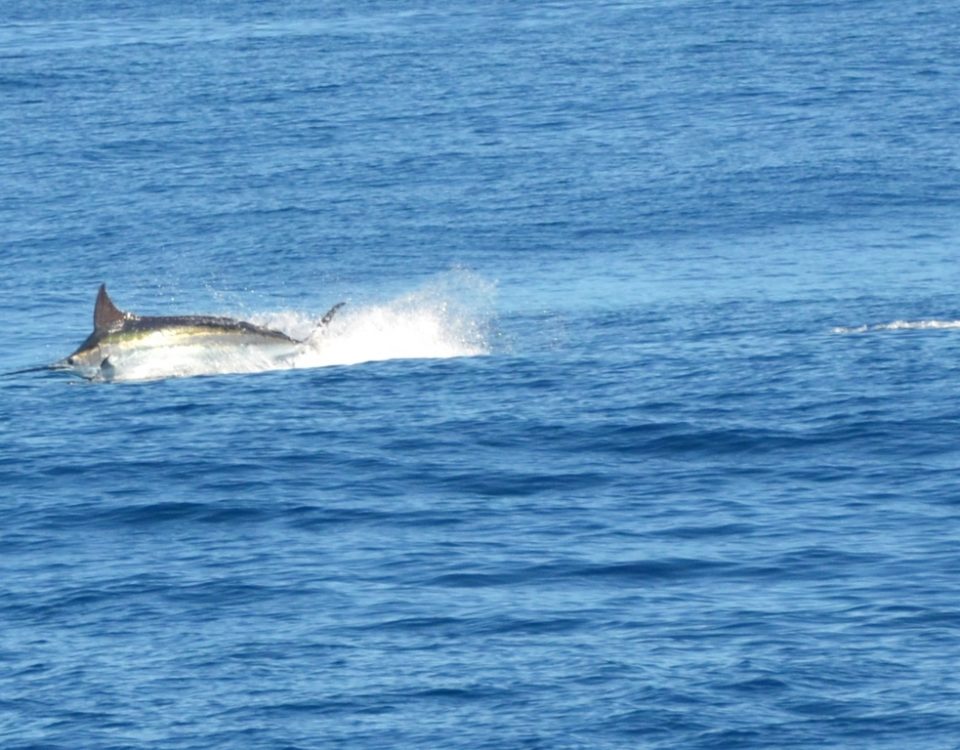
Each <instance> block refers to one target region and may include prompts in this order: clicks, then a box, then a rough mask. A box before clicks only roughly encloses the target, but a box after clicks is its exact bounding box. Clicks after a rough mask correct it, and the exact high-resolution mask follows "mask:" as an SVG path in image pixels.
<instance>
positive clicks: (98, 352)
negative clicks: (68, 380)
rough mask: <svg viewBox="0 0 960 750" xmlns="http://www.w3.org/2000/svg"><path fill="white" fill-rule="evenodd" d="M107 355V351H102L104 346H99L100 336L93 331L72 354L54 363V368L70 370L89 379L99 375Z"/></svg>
mask: <svg viewBox="0 0 960 750" xmlns="http://www.w3.org/2000/svg"><path fill="white" fill-rule="evenodd" d="M108 356H109V352H106V351H104V347H103V346H101V339H100V337H99V336H98V335H97V334H96V333H94V334H93V335H91V336H90V337H89V338H88V339H87V340H86V341H84V342H83V343H82V344H80V346H79V347H78V348H77V350H76V351H75V352H73V354H70V355H68V356H67V357H64V358H63V359H61V360H60V361H59V362H57V363H55V365H54V368H55V369H58V370H70V371H71V372H72V373H73V374H75V375H79V376H80V377H82V378H87V379H91V378H95V377H98V376H100V374H101V370H102V367H103V363H104V362H105V361H106V360H107V357H108Z"/></svg>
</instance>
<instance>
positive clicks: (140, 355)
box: [5, 284, 344, 380]
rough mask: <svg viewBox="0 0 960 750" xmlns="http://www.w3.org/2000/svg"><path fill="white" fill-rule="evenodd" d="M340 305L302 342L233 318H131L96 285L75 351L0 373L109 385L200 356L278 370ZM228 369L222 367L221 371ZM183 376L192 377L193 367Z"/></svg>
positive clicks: (169, 370)
mask: <svg viewBox="0 0 960 750" xmlns="http://www.w3.org/2000/svg"><path fill="white" fill-rule="evenodd" d="M343 304H344V303H343V302H339V303H337V304H336V305H334V306H333V307H331V308H330V310H329V311H328V312H327V313H326V315H324V316H323V318H321V320H320V322H319V323H318V324H317V328H316V329H315V330H314V332H313V333H311V334H310V336H308V337H307V338H306V339H295V338H293V337H291V336H288V335H287V334H285V333H283V332H282V331H276V330H273V329H271V328H266V327H264V326H259V325H256V324H254V323H248V322H246V321H243V320H236V319H234V318H222V317H213V316H209V315H177V316H147V315H144V316H140V315H134V314H133V313H130V312H125V311H123V310H120V309H119V308H118V307H117V306H116V305H115V304H114V303H113V300H111V299H110V295H108V294H107V287H106V284H101V286H100V291H99V292H98V294H97V301H96V304H95V305H94V308H93V333H91V334H90V335H89V336H88V337H87V339H86V341H84V342H83V343H82V344H80V346H79V347H78V348H77V350H76V351H75V352H73V353H72V354H70V355H69V356H67V357H65V358H64V359H62V360H59V361H58V362H54V363H53V364H50V365H44V366H42V367H30V368H27V369H25V370H16V371H15V372H13V373H5V374H8V375H12V374H16V373H21V372H34V371H39V370H68V371H71V372H72V373H74V374H76V375H80V376H81V377H84V378H87V379H91V380H113V379H114V378H115V377H116V376H117V374H118V370H121V369H122V370H123V371H130V370H132V369H134V368H136V369H137V370H138V371H139V372H148V373H151V372H152V373H159V376H160V377H164V376H168V375H176V374H180V373H179V372H178V369H177V367H178V365H177V363H178V362H180V361H183V360H184V358H186V359H187V360H191V361H193V362H196V361H197V358H198V357H199V356H203V355H206V356H212V357H213V358H214V359H219V360H220V361H232V360H231V358H239V360H246V361H247V362H250V361H254V362H256V363H259V364H264V365H267V366H269V365H270V364H274V365H282V364H283V363H284V362H285V361H288V360H290V359H291V358H292V357H294V356H295V355H296V354H297V353H298V352H299V351H301V350H302V348H303V346H304V345H305V344H306V343H307V342H308V341H309V340H310V339H312V338H313V337H314V336H315V334H316V332H317V330H320V329H322V328H324V327H325V326H327V325H328V324H329V323H330V321H331V319H332V318H333V316H334V315H335V314H336V312H337V310H339V309H340V308H341V307H342V306H343ZM230 369H231V367H230V366H229V365H228V366H227V368H226V371H230ZM239 369H241V370H242V369H250V368H239ZM255 369H264V368H263V367H257V368H255ZM187 371H188V372H189V374H196V367H194V368H193V369H192V370H191V369H190V368H189V367H188V368H187ZM212 371H218V370H217V369H216V368H214V369H213V370H212ZM233 371H237V368H233ZM154 376H155V377H156V376H157V375H154Z"/></svg>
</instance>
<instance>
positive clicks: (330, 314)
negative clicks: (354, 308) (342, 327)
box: [317, 302, 347, 328]
mask: <svg viewBox="0 0 960 750" xmlns="http://www.w3.org/2000/svg"><path fill="white" fill-rule="evenodd" d="M345 304H347V303H346V302H338V303H337V304H335V305H334V306H333V307H331V308H330V309H329V310H327V314H326V315H324V316H323V317H322V318H320V323H319V325H318V326H317V328H322V327H323V326H325V325H329V324H330V321H331V320H333V316H334V315H336V314H337V310H339V309H340V308H341V307H343V306H344V305H345Z"/></svg>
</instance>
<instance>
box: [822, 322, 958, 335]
mask: <svg viewBox="0 0 960 750" xmlns="http://www.w3.org/2000/svg"><path fill="white" fill-rule="evenodd" d="M950 328H960V320H895V321H893V322H892V323H874V324H865V325H860V326H837V327H835V328H831V329H830V332H831V333H841V334H843V333H874V332H877V331H927V330H938V329H950Z"/></svg>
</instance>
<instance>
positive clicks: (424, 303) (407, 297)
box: [105, 272, 494, 382]
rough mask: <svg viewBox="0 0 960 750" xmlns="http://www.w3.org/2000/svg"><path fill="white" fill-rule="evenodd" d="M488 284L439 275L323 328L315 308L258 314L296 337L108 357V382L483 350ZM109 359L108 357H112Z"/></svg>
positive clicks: (347, 311) (255, 318)
mask: <svg viewBox="0 0 960 750" xmlns="http://www.w3.org/2000/svg"><path fill="white" fill-rule="evenodd" d="M493 294H494V286H493V285H492V284H490V283H489V282H487V281H485V280H483V279H481V278H479V277H477V276H476V275H474V274H468V273H466V272H456V273H451V274H448V275H445V276H443V277H441V278H440V279H437V280H435V281H433V282H431V283H429V284H427V285H426V286H424V287H421V288H420V289H417V290H415V291H413V292H410V293H407V294H404V295H402V296H400V297H398V298H396V299H393V300H391V301H388V302H385V303H382V304H360V305H355V306H354V305H351V304H350V303H349V302H348V304H347V306H346V307H344V308H343V309H342V310H341V311H340V312H339V313H338V315H337V316H336V317H335V318H334V319H333V321H332V322H331V323H330V324H329V325H328V326H326V327H323V328H319V329H318V328H317V323H318V320H319V318H320V315H322V314H323V311H320V312H319V313H318V314H316V315H314V314H312V313H308V312H304V311H291V310H288V311H279V312H261V313H256V314H252V315H248V316H246V317H247V319H248V320H250V322H252V323H256V324H258V325H263V326H266V327H268V328H273V329H276V330H280V331H283V332H284V333H287V334H288V335H290V336H292V337H294V338H297V339H302V340H303V343H301V344H296V345H291V346H289V347H286V348H285V349H278V348H275V347H261V346H250V347H244V348H238V347H236V346H222V347H210V346H204V347H199V346H172V347H170V348H169V349H163V350H162V356H159V355H158V354H157V353H153V354H151V355H150V356H149V357H147V358H141V359H137V358H135V357H132V358H128V359H126V360H124V359H119V360H116V361H114V362H113V365H114V368H113V371H112V373H111V374H110V376H109V378H105V379H109V380H111V381H126V382H130V381H145V380H160V379H165V378H176V377H191V376H197V375H219V374H239V373H254V372H266V371H270V370H287V369H306V368H317V367H330V366H335V365H355V364H360V363H363V362H375V361H384V360H392V359H447V358H452V357H477V356H482V355H485V354H489V353H490V343H489V340H490V333H489V331H490V325H491V309H492V298H493ZM114 359H115V358H114V357H111V360H112V361H113V360H114Z"/></svg>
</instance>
